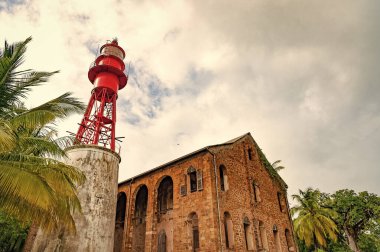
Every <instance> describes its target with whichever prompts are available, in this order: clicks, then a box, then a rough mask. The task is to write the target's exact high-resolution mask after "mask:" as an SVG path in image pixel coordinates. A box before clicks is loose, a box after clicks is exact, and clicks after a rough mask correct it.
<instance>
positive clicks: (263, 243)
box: [257, 221, 269, 250]
mask: <svg viewBox="0 0 380 252" xmlns="http://www.w3.org/2000/svg"><path fill="white" fill-rule="evenodd" d="M257 245H258V249H266V250H268V249H269V246H268V239H267V233H266V230H265V226H264V222H262V221H259V242H258V244H257Z"/></svg>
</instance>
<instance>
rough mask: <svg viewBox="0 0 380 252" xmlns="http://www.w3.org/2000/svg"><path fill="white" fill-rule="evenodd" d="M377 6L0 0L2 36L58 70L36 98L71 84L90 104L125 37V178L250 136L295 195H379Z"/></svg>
mask: <svg viewBox="0 0 380 252" xmlns="http://www.w3.org/2000/svg"><path fill="white" fill-rule="evenodd" d="M379 13H380V2H378V1H355V0H352V1H348V0H347V1H296V0H295V1H286V0H273V1H272V0H271V1H269V0H263V1H248V0H246V1H244V0H242V1H228V0H225V1H204V0H202V1H179V0H174V1H157V0H154V1H137V0H136V1H132V0H131V1H123V0H119V1H117V0H115V1H112V0H97V1H94V0H93V1H91V4H90V1H77V0H72V1H71V0H60V1H51V0H30V1H28V0H25V1H23V0H12V1H4V0H0V40H1V41H4V40H5V39H7V40H8V41H9V42H15V41H20V40H23V39H25V38H27V37H28V36H32V37H33V41H32V42H31V43H30V44H29V47H28V52H27V57H26V62H25V64H24V67H25V68H30V67H31V68H34V69H37V70H47V71H53V70H60V73H59V74H57V75H55V76H54V77H53V78H52V79H51V81H50V82H49V84H47V85H45V86H43V87H38V88H35V89H34V91H33V93H32V94H31V95H30V97H29V99H28V101H27V104H28V105H29V106H34V105H38V104H39V103H40V102H42V101H46V100H48V99H51V98H54V97H56V96H58V95H60V94H61V93H64V92H67V91H71V92H73V93H74V95H75V96H77V97H79V98H80V99H81V100H82V101H84V102H86V103H87V101H88V99H89V95H90V91H91V88H92V85H91V84H90V82H89V81H88V79H87V71H88V67H89V65H90V63H91V62H92V61H93V60H94V58H95V52H96V50H97V48H98V47H99V45H102V44H103V43H104V42H105V41H106V40H107V39H111V38H113V37H117V38H118V39H119V44H120V45H121V46H122V47H124V49H125V50H126V52H127V58H126V62H127V63H129V62H130V78H129V82H128V85H127V86H126V88H125V89H123V90H121V91H120V93H119V99H118V124H117V135H118V136H124V137H125V140H124V142H123V143H122V146H121V151H122V154H121V156H122V162H121V165H120V180H124V179H127V178H129V177H131V176H133V175H136V174H138V173H141V172H143V171H145V170H148V169H151V168H154V167H155V166H158V165H160V164H162V163H165V162H167V161H170V160H172V159H174V158H176V157H179V156H181V155H184V154H187V153H189V152H191V151H194V150H196V149H199V148H201V147H204V146H206V145H211V144H217V143H222V142H224V141H227V140H229V139H232V138H234V137H237V136H239V135H242V134H244V133H247V132H251V134H252V135H253V137H254V138H255V139H256V141H257V142H258V144H259V145H260V146H261V148H262V149H263V151H264V153H265V154H266V155H267V157H268V159H269V160H270V161H272V162H273V161H275V160H279V159H280V160H282V164H283V165H284V166H285V167H286V169H285V170H283V171H281V175H282V177H283V178H284V179H285V181H286V182H287V183H288V185H289V193H290V194H293V193H295V192H296V191H297V190H298V189H299V188H301V189H304V188H305V187H307V186H313V187H318V188H320V189H321V190H324V191H326V192H333V191H334V190H337V189H341V188H352V189H355V190H368V191H371V192H375V193H378V194H380V186H379V181H380V169H379V168H380V167H379V164H380V151H379V147H380V83H379V80H380V50H379V45H380V25H379V24H380V15H379ZM80 119H81V116H73V117H71V118H70V119H69V120H67V121H65V122H63V123H61V124H60V130H61V131H62V132H65V131H66V130H68V131H72V132H76V131H77V127H78V125H77V123H79V122H80Z"/></svg>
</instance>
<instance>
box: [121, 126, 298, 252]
mask: <svg viewBox="0 0 380 252" xmlns="http://www.w3.org/2000/svg"><path fill="white" fill-rule="evenodd" d="M286 188H287V185H286V184H285V182H284V181H283V180H282V179H281V177H280V176H279V175H278V174H277V172H275V171H274V170H273V168H272V167H271V166H270V163H269V162H268V160H267V159H266V158H265V156H264V154H263V153H262V152H261V150H260V148H259V147H258V145H257V144H256V142H255V141H254V139H253V138H252V136H251V134H250V133H247V134H245V135H243V136H241V137H238V138H236V139H233V140H231V141H228V142H226V143H223V144H219V145H213V146H208V147H205V148H202V149H200V150H198V151H195V152H193V153H190V154H188V155H185V156H183V157H181V158H178V159H176V160H173V161H171V162H169V163H167V164H164V165H162V166H159V167H157V168H155V169H152V170H150V171H147V172H145V173H143V174H140V175H138V176H136V177H133V178H131V179H128V180H126V181H123V182H121V183H119V194H118V206H117V213H116V226H115V241H114V251H117V252H118V251H134V252H135V251H136V252H137V251H146V252H147V251H150V252H151V251H154V252H155V251H158V252H182V251H257V252H258V251H276V252H287V251H297V248H296V246H295V240H294V236H293V227H292V222H291V219H290V215H289V207H288V201H287V192H286Z"/></svg>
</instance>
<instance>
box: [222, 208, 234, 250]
mask: <svg viewBox="0 0 380 252" xmlns="http://www.w3.org/2000/svg"><path fill="white" fill-rule="evenodd" d="M224 230H225V239H226V247H227V248H233V247H234V233H233V232H234V230H233V224H232V219H231V215H230V214H229V213H228V212H225V213H224Z"/></svg>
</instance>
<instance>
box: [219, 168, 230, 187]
mask: <svg viewBox="0 0 380 252" xmlns="http://www.w3.org/2000/svg"><path fill="white" fill-rule="evenodd" d="M219 181H220V189H221V190H222V191H227V190H228V178H227V172H226V167H225V166H224V165H220V166H219Z"/></svg>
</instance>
